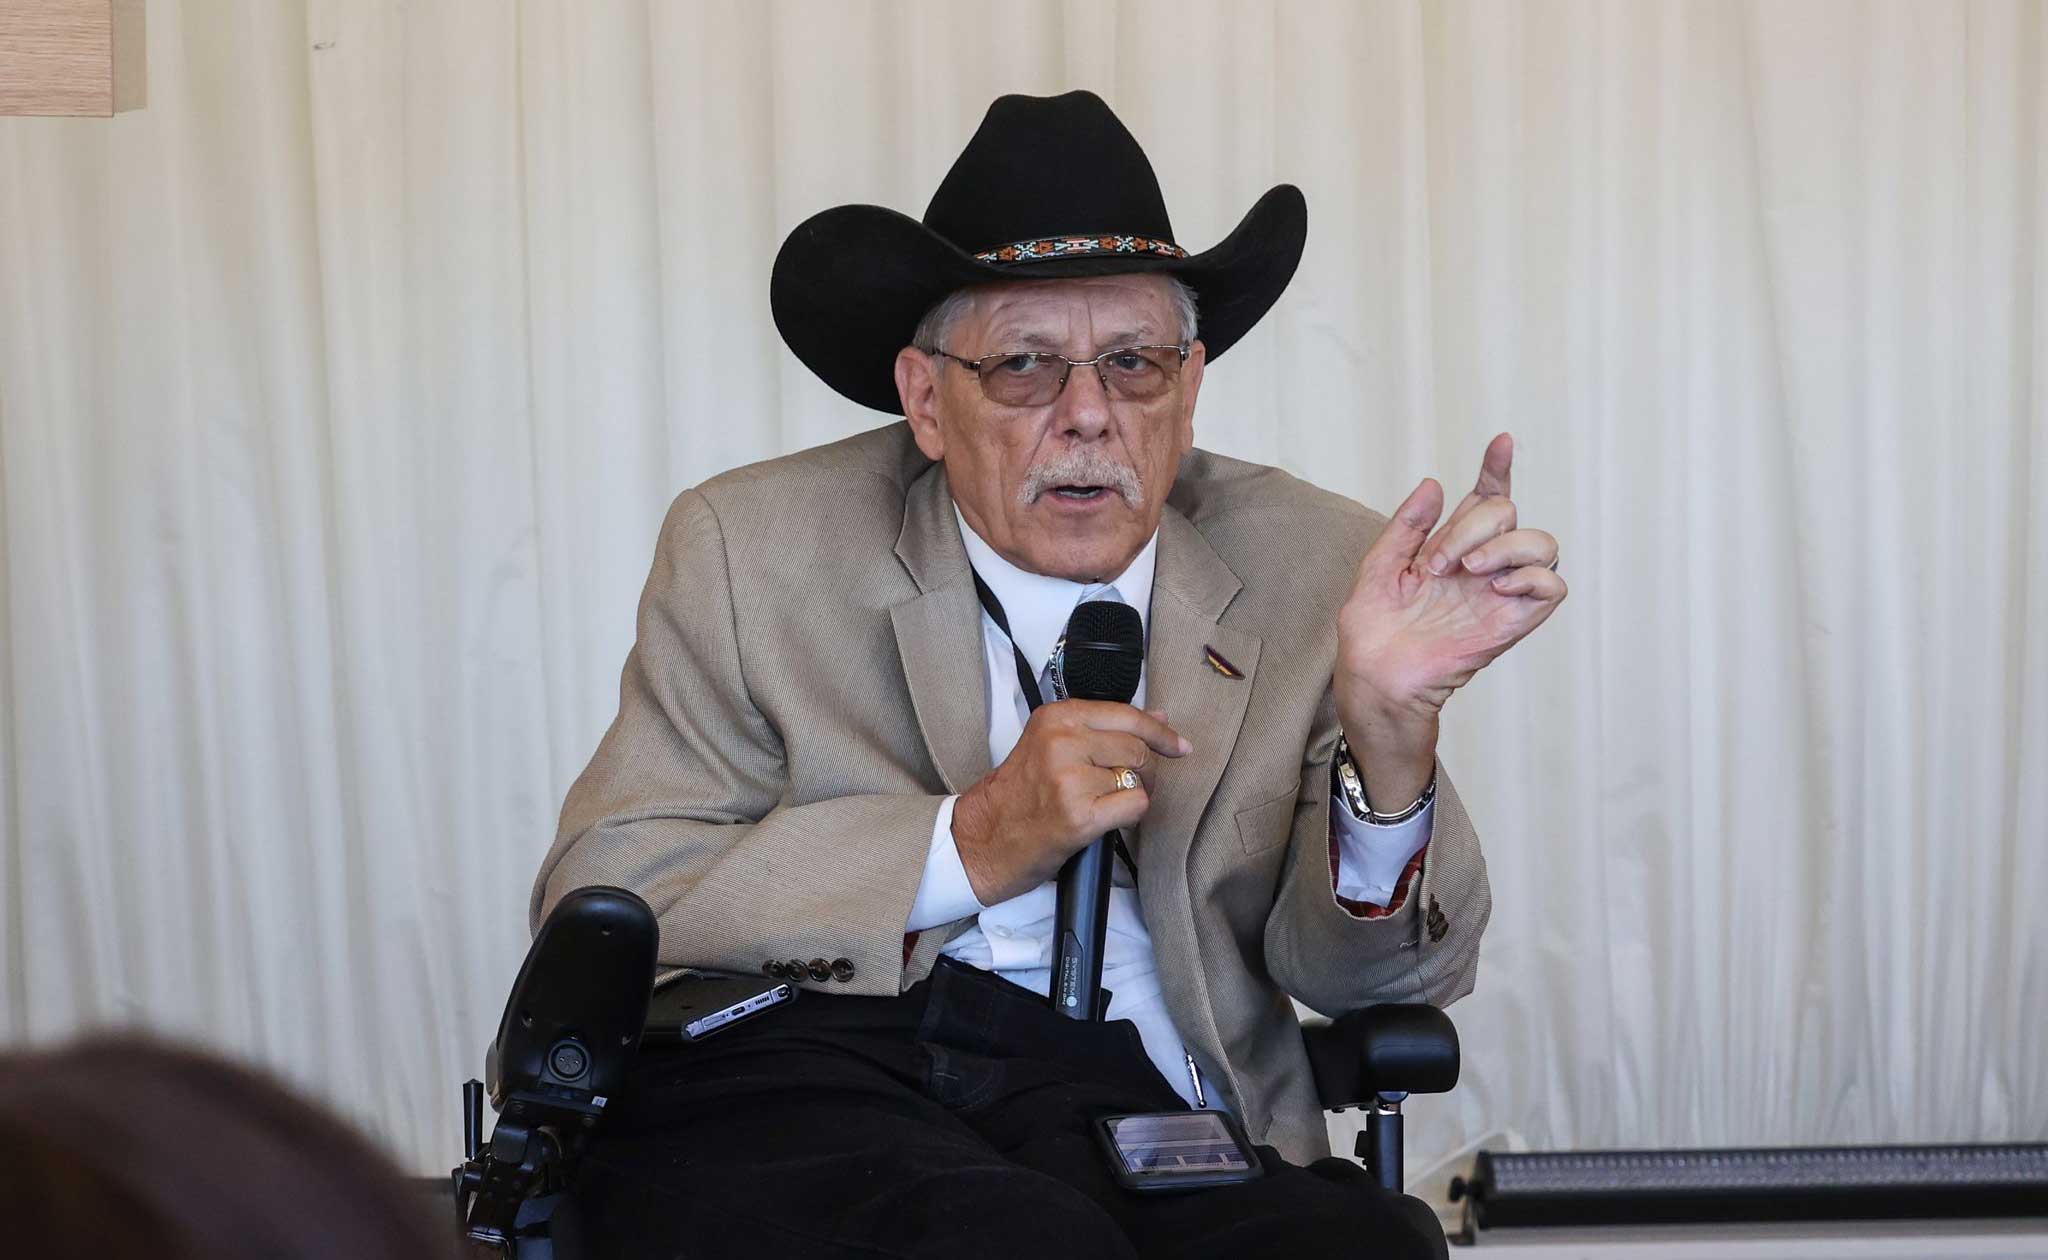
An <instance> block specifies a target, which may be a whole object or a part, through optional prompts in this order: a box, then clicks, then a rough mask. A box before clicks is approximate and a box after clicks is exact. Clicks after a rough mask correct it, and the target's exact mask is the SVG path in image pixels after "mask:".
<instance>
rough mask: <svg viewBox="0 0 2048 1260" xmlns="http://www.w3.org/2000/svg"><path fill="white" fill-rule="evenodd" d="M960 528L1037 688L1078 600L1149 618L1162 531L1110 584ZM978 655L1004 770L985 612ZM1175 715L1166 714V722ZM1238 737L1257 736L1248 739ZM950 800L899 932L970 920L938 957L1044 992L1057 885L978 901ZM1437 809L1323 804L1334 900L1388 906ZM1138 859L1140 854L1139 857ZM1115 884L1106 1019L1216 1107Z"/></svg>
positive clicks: (990, 621) (1001, 706) (1193, 1097)
mask: <svg viewBox="0 0 2048 1260" xmlns="http://www.w3.org/2000/svg"><path fill="white" fill-rule="evenodd" d="M953 515H954V519H955V520H957V521H959V524H960V537H961V540H962V541H963V542H964V543H965V544H966V545H967V558H968V559H969V560H970V561H971V562H972V563H973V565H974V570H975V572H976V573H979V574H980V575H981V579H982V581H984V582H986V583H988V587H989V589H990V590H991V591H994V592H995V596H996V599H997V600H998V601H999V602H1000V603H1001V604H1002V606H1003V612H1004V614H1005V615H1006V616H1007V617H1008V618H1009V621H1010V629H1011V631H1012V633H1014V634H1015V636H1016V647H1017V650H1018V651H1021V652H1022V653H1023V654H1024V659H1025V660H1027V661H1031V662H1038V663H1040V666H1039V675H1038V686H1039V693H1040V695H1042V696H1045V697H1047V698H1048V699H1049V698H1050V697H1051V695H1052V686H1051V681H1050V669H1049V666H1050V664H1051V661H1052V649H1053V646H1054V645H1055V644H1056V643H1057V642H1058V641H1059V638H1060V634H1061V632H1062V631H1063V630H1065V629H1066V625H1067V618H1068V617H1069V616H1070V615H1072V613H1073V611H1074V606H1075V605H1076V604H1079V603H1082V602H1083V601H1086V600H1091V599H1108V600H1115V601H1116V602H1118V603H1123V604H1129V605H1130V606H1131V607H1132V608H1134V609H1136V610H1137V613H1138V620H1139V622H1140V623H1141V624H1149V618H1150V614H1151V609H1152V571H1153V566H1154V564H1155V563H1156V561H1157V555H1158V549H1159V535H1158V534H1157V533H1154V534H1153V535H1152V537H1151V539H1150V540H1149V541H1147V542H1146V544H1145V549H1144V550H1143V551H1140V552H1139V553H1138V556H1137V558H1136V559H1135V560H1133V561H1131V563H1130V566H1129V567H1128V568H1126V569H1125V570H1124V571H1123V572H1122V573H1120V574H1118V575H1117V576H1116V577H1115V579H1113V580H1112V581H1109V582H1106V583H1098V584H1094V585H1087V584H1083V583H1080V582H1069V581H1067V580H1065V579H1063V578H1052V577H1045V576H1042V575H1040V574H1036V573H1027V572H1025V571H1024V570H1022V569H1019V568H1018V567H1017V566H1015V565H1013V564H1011V563H1010V562H1009V561H1007V560H1005V559H1003V558H1002V557H1001V556H999V555H997V554H996V551H995V549H994V548H993V547H991V546H989V545H988V544H987V543H986V542H984V541H982V539H981V537H980V535H978V534H976V533H975V532H974V531H973V530H972V529H970V528H969V527H968V524H967V521H966V519H965V518H964V517H961V516H960V509H959V508H958V507H955V508H954V509H953ZM981 632H982V634H981V637H982V660H983V664H984V667H985V669H984V676H985V681H986V684H987V686H988V701H989V703H988V714H989V723H988V754H989V763H990V764H991V765H1001V764H1002V763H1003V759H1004V758H1006V757H1008V756H1009V755H1010V750H1011V749H1012V748H1014V747H1016V744H1017V740H1018V739H1019V738H1020V737H1021V736H1022V735H1023V733H1024V723H1025V721H1026V720H1027V719H1028V718H1029V717H1030V714H1031V707H1030V703H1029V702H1028V701H1027V700H1026V699H1025V697H1024V690H1023V688H1022V687H1021V686H1020V685H1019V684H1018V682H1017V667H1016V662H1015V658H1014V657H1013V655H1012V653H1011V647H1010V639H1009V638H1008V637H1007V636H1005V635H1004V634H1003V632H1002V629H1001V628H1000V627H999V626H997V625H996V623H995V619H994V618H992V617H990V616H989V615H988V613H987V612H986V611H984V612H983V613H982V615H981ZM1131 703H1132V704H1134V705H1136V706H1138V707H1140V708H1143V707H1144V704H1145V678H1144V675H1143V674H1142V673H1140V674H1139V676H1138V691H1137V694H1136V695H1135V696H1134V697H1132V699H1131ZM1173 716H1174V715H1173V714H1171V713H1169V714H1167V715H1166V720H1167V723H1168V725H1171V724H1172V722H1173ZM1246 738H1254V736H1247V737H1246ZM958 799H959V798H958V797H953V796H949V797H947V798H946V800H945V802H944V803H943V804H942V805H941V806H940V807H939V817H938V821H937V823H936V824H935V825H934V826H933V828H932V842H931V852H930V854H929V856H928V857H927V858H926V860H925V867H924V879H923V882H922V883H921V884H920V885H919V886H918V890H917V900H916V901H915V902H914V903H913V904H912V906H911V909H910V918H909V921H908V922H907V923H906V924H905V929H904V930H905V931H908V932H922V931H925V930H926V929H928V928H934V927H938V926H940V925H941V924H946V923H951V922H953V921H954V920H956V919H963V918H967V917H969V916H973V917H974V918H975V924H974V926H972V927H970V928H968V929H967V930H966V931H964V932H962V933H961V934H960V935H959V936H957V937H955V938H954V939H953V941H952V942H951V943H950V944H948V945H947V946H946V950H945V952H946V955H947V956H948V957H950V958H954V959H957V960H958V961H960V962H964V963H967V964H970V965H971V966H975V967H980V968H983V969H984V970H990V971H994V972H995V973H996V974H997V975H999V976H1002V977H1003V978H1004V979H1005V980H1009V981H1011V982H1012V983H1014V984H1019V985H1022V986H1023V987H1025V988H1027V989H1030V990H1032V991H1033V992H1036V993H1045V992H1046V991H1047V989H1048V986H1049V985H1050V983H1051V978H1052V953H1053V937H1054V934H1055V933H1054V926H1053V910H1054V901H1055V897H1056V889H1055V885H1054V884H1053V883H1051V882H1047V883H1044V884H1040V885H1039V886H1038V887H1036V888H1034V889H1032V890H1031V891H1030V892H1027V893H1023V894H1020V895H1018V896H1015V897H1012V898H1010V899H1009V900H1008V901H1005V902H1002V903H1000V904H998V905H993V906H985V905H983V904H981V901H980V900H979V899H978V898H976V897H975V895H974V886H973V884H972V883H971V882H969V880H968V878H967V870H966V868H965V867H964V866H962V865H961V863H960V851H959V849H958V848H957V847H955V845H954V841H953V805H954V802H955V801H957V800H958ZM1435 816H1436V806H1435V805H1434V804H1431V805H1429V806H1428V807H1426V808H1424V809H1423V810H1422V812H1421V813H1419V814H1417V815H1416V816H1415V817H1414V818H1411V819H1409V820H1408V821H1406V822H1402V823H1396V824H1394V825H1392V826H1376V825H1374V824H1371V823H1366V822H1361V821H1359V820H1358V819H1356V818H1354V817H1353V816H1352V815H1351V812H1350V810H1349V809H1348V808H1346V806H1345V804H1344V802H1343V801H1342V799H1341V798H1334V797H1333V799H1332V800H1331V802H1330V817H1331V819H1332V820H1333V821H1334V825H1335V828H1336V832H1337V885H1336V892H1337V895H1338V896H1340V897H1344V898H1346V899H1348V900H1352V901H1364V902H1369V903H1371V904H1373V905H1377V906H1384V905H1386V904H1387V903H1388V902H1389V901H1391V900H1392V899H1393V895H1394V886H1395V883H1396V881H1398V880H1399V879H1400V877H1401V871H1402V870H1403V869H1404V868H1405V867H1406V866H1407V865H1408V862H1409V860H1410V859H1412V858H1413V857H1414V856H1415V855H1416V854H1417V853H1418V852H1420V851H1421V849H1422V847H1423V846H1424V845H1426V844H1428V843H1429V837H1430V828H1431V826H1432V824H1433V822H1434V819H1435ZM1138 860H1139V861H1141V862H1142V861H1143V860H1144V856H1143V854H1142V853H1141V854H1139V855H1138ZM1112 867H1113V870H1114V875H1113V879H1114V883H1113V886H1112V887H1111V889H1110V894H1109V935H1108V938H1107V939H1106V940H1105V942H1104V944H1103V951H1102V953H1103V958H1102V985H1103V987H1104V988H1106V989H1108V990H1109V991H1110V1002H1109V1015H1108V1017H1109V1018H1110V1019H1128V1020H1130V1021H1131V1022H1132V1023H1134V1024H1136V1025H1137V1028H1138V1034H1139V1037H1140V1038H1141V1039H1142V1040H1143V1042H1144V1045H1145V1052H1146V1054H1147V1055H1149V1056H1150V1057H1151V1059H1152V1062H1153V1063H1154V1064H1155V1065H1156V1066H1157V1067H1158V1068H1159V1073H1160V1075H1161V1076H1164V1077H1165V1078H1166V1081H1167V1084H1169V1085H1171V1086H1173V1088H1174V1089H1175V1090H1176V1091H1177V1092H1178V1093H1179V1094H1180V1096H1181V1097H1182V1098H1183V1099H1185V1100H1187V1102H1188V1104H1189V1105H1190V1106H1197V1107H1199V1106H1204V1105H1218V1100H1219V1095H1218V1094H1217V1092H1216V1090H1215V1089H1214V1088H1213V1087H1212V1083H1211V1082H1209V1081H1207V1080H1204V1079H1202V1078H1201V1076H1200V1074H1199V1072H1198V1070H1197V1069H1196V1067H1195V1061H1194V1057H1193V1056H1192V1055H1190V1054H1189V1053H1188V1052H1187V1049H1186V1047H1185V1045H1184V1044H1183V1042H1182V1041H1181V1037H1180V1033H1179V1032H1178V1031H1177V1030H1176V1029H1175V1028H1174V1026H1173V1019H1172V1017H1171V1016H1169V1015H1168V1014H1167V1011H1166V1003H1165V1000H1164V998H1163V997H1162V996H1161V994H1160V991H1159V971H1158V965H1157V963H1156V961H1155V960H1154V957H1153V950H1152V935H1151V933H1150V932H1148V931H1146V929H1145V919H1144V916H1143V914H1141V913H1140V911H1139V906H1138V890H1137V889H1136V888H1135V887H1133V886H1132V883H1131V878H1130V874H1129V872H1127V871H1126V870H1124V868H1123V864H1122V863H1121V862H1113V863H1112Z"/></svg>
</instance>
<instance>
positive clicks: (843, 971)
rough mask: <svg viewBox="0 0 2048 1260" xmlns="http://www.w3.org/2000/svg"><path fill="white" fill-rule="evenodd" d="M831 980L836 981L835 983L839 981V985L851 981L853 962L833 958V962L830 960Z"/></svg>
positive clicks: (849, 959) (846, 959) (848, 959)
mask: <svg viewBox="0 0 2048 1260" xmlns="http://www.w3.org/2000/svg"><path fill="white" fill-rule="evenodd" d="M832 978H833V979H834V980H837V981H839V982H840V983H841V984H845V983H846V982H848V981H849V980H852V979H853V960H852V959H851V958H835V959H833V960H832Z"/></svg>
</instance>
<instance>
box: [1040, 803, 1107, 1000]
mask: <svg viewBox="0 0 2048 1260" xmlns="http://www.w3.org/2000/svg"><path fill="white" fill-rule="evenodd" d="M1109 875H1110V838H1109V836H1108V835H1104V836H1103V837H1102V838H1101V839H1099V840H1097V841H1096V842H1095V843H1094V844H1091V845H1089V846H1088V847H1087V848H1085V849H1083V850H1081V851H1080V852H1079V853H1076V854H1075V855H1074V856H1072V857H1070V858H1068V859H1067V860H1066V863H1065V864H1064V865H1062V866H1061V867H1060V878H1059V887H1058V893H1057V899H1056V901H1055V903H1054V905H1055V909H1054V912H1053V922H1054V924H1055V925H1056V926H1057V928H1058V933H1059V934H1058V935H1057V936H1056V937H1055V938H1054V940H1053V953H1052V984H1051V991H1052V994H1051V995H1052V1009H1053V1010H1054V1011H1056V1012H1058V1013H1059V1014H1061V1015H1064V1016H1066V1017H1067V1018H1068V1019H1079V1020H1096V1019H1100V1018H1101V1017H1102V1014H1103V1012H1102V1010H1101V1009H1100V1008H1101V1007H1102V1006H1103V1002H1102V947H1103V942H1104V940H1105V939H1106V938H1107V936H1108V933H1109Z"/></svg>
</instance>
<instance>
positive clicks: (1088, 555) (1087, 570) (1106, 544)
mask: <svg viewBox="0 0 2048 1260" xmlns="http://www.w3.org/2000/svg"><path fill="white" fill-rule="evenodd" d="M1124 532H1125V531H1118V536H1117V537H1114V538H1105V537H1101V536H1100V535H1097V536H1092V537H1084V538H1072V539H1057V538H1048V539H1044V540H1043V541H1042V542H1041V543H1040V545H1039V546H1037V547H1035V548H1033V549H1032V551H1031V552H1030V553H1029V554H1028V555H1027V556H1026V557H1025V559H1026V560H1027V562H1028V563H1026V564H1025V565H1024V566H1023V567H1025V568H1027V569H1029V570H1031V571H1032V572H1033V573H1038V574H1042V575H1043V576H1045V577H1056V578H1065V579H1066V580H1067V581H1069V582H1093V581H1104V580H1107V579H1109V578H1112V577H1115V576H1116V575H1117V574H1119V573H1121V572H1123V571H1124V569H1126V568H1127V567H1129V565H1130V562H1131V561H1132V560H1133V559H1135V558H1136V557H1137V554H1138V552H1139V551H1140V550H1142V549H1143V547H1144V545H1145V542H1144V539H1142V538H1141V539H1138V540H1136V542H1135V543H1133V541H1132V540H1131V539H1129V538H1127V537H1124V536H1123V534H1124Z"/></svg>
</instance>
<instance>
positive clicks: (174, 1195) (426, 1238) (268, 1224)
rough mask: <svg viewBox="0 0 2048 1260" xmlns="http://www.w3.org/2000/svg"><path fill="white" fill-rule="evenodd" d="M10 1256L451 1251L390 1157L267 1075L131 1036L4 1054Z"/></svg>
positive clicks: (383, 1255)
mask: <svg viewBox="0 0 2048 1260" xmlns="http://www.w3.org/2000/svg"><path fill="white" fill-rule="evenodd" d="M0 1222H4V1225H0V1230H4V1237H5V1243H4V1246H0V1250H4V1251H5V1252H6V1253H7V1254H9V1255H16V1256H35V1257H54V1256H92V1257H96V1258H99V1257H104V1258H107V1260H126V1258H127V1257H136V1258H137V1260H141V1258H142V1257H149V1258H150V1260H188V1258H190V1260H201V1258H202V1257H203V1258H205V1260H230V1258H233V1257H243V1256H247V1257H256V1256H262V1257H275V1258H277V1260H298V1258H300V1257H308V1258H311V1257H323V1258H324V1257H337V1258H338V1257H349V1260H420V1258H422V1257H430V1256H432V1257H442V1256H448V1255H451V1254H452V1253H453V1247H452V1243H451V1242H448V1241H446V1240H447V1239H449V1237H450V1236H451V1235H452V1234H453V1229H452V1227H450V1228H449V1229H448V1230H445V1231H443V1230H439V1229H436V1228H435V1226H436V1225H437V1224H439V1223H440V1222H438V1221H437V1220H436V1219H435V1218H434V1217H433V1215H432V1213H431V1211H430V1210H429V1209H428V1206H427V1205H426V1204H425V1203H423V1202H422V1201H421V1200H420V1197H419V1196H418V1195H417V1194H416V1193H413V1192H410V1191H409V1190H408V1189H407V1187H406V1184H405V1182H404V1181H403V1179H402V1178H401V1177H400V1175H399V1172H398V1170H397V1169H396V1168H395V1167H394V1166H393V1165H392V1163H391V1161H390V1160H389V1159H388V1158H387V1157H386V1156H385V1155H383V1154H382V1153H381V1152H380V1151H378V1150H377V1149H376V1148H375V1147H374V1146H372V1145H371V1144H370V1143H369V1141H368V1140H367V1139H365V1138H364V1137H363V1136H362V1135H361V1134H359V1133H357V1132H356V1131H355V1130H354V1129H351V1128H350V1127H348V1126H347V1125H346V1124H344V1123H342V1122H341V1121H340V1120H339V1119H337V1118H336V1117H334V1116H333V1115H331V1114H329V1113H328V1112H326V1111H325V1110H323V1109H321V1108H319V1107H316V1106H314V1105H313V1104H311V1103H309V1102H306V1101H304V1100H303V1099H301V1098H299V1097H298V1096H297V1095H296V1094H294V1093H292V1092H291V1091H290V1090H287V1089H286V1088H284V1087H283V1086H281V1085H280V1084H278V1083H277V1082H275V1081H273V1080H271V1079H269V1078H268V1077H265V1076H261V1075H259V1074H257V1073H255V1072H252V1071H250V1070H248V1069H246V1068H242V1067H238V1066H235V1065H233V1064H230V1063H227V1062H224V1061H222V1060H220V1059H217V1058H213V1057H211V1056H209V1055H204V1054H200V1053H196V1052H194V1051H190V1050H181V1049H174V1048H170V1047H167V1046H164V1045H161V1044H159V1043H156V1042H153V1041H149V1040H146V1039H143V1038H140V1037H134V1036H119V1037H94V1038H91V1039H88V1040H85V1041H80V1042H75V1043H73V1044H71V1045H68V1046H62V1047H58V1048H55V1049H51V1050H45V1051H38V1052H24V1051H17V1052H13V1053H7V1054H0Z"/></svg>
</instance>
